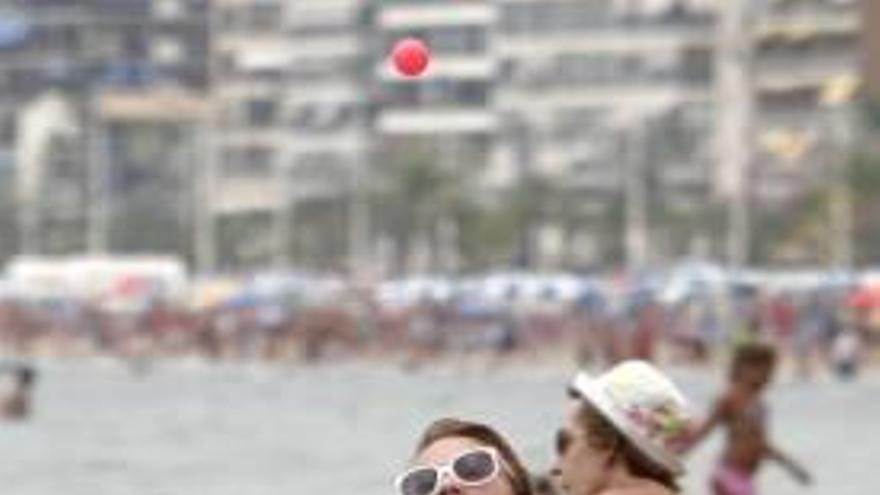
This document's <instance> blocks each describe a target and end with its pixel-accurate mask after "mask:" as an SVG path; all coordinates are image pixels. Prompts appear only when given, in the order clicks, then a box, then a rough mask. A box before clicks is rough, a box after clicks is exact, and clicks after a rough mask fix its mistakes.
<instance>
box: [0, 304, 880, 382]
mask: <svg viewBox="0 0 880 495" xmlns="http://www.w3.org/2000/svg"><path fill="white" fill-rule="evenodd" d="M876 316H877V311H875V308H873V307H871V306H859V305H854V304H852V301H851V299H848V298H847V297H846V296H845V295H844V294H841V293H836V292H827V291H825V292H823V291H818V290H817V291H811V292H799V293H786V292H781V293H775V294H769V293H762V292H748V293H741V294H737V293H727V294H723V295H719V294H712V293H705V294H695V295H693V296H691V297H687V298H684V299H682V300H678V301H675V302H672V303H670V302H668V301H663V300H661V299H660V298H658V297H656V295H655V294H652V293H650V292H647V291H641V292H638V291H637V292H632V293H630V294H625V295H623V296H621V297H616V298H609V297H599V296H597V295H596V294H594V293H591V294H586V295H584V297H580V298H576V299H573V300H571V301H566V302H549V303H546V304H540V305H536V304H520V303H517V302H516V301H510V302H507V303H505V304H477V303H475V302H474V301H473V300H468V299H459V300H456V299H451V300H447V301H442V302H440V301H432V300H422V301H418V302H416V303H413V304H410V305H406V306H386V305H382V304H381V303H379V302H377V301H376V299H375V298H374V297H372V294H371V293H369V292H364V291H355V290H351V291H347V292H344V293H340V295H339V297H337V298H335V299H333V300H331V301H324V302H322V303H321V304H311V305H292V304H285V303H284V302H283V301H273V302H263V303H261V304H249V305H240V306H224V307H211V308H202V309H193V308H188V307H186V306H184V305H175V304H170V303H168V302H164V301H157V302H156V303H154V304H151V305H149V306H147V307H145V308H144V309H142V310H140V311H128V312H116V311H109V310H106V309H104V308H102V307H101V306H100V305H96V304H90V303H87V302H81V301H74V300H69V301H52V302H49V303H46V302H40V303H35V302H27V301H5V302H4V301H0V353H6V354H12V355H17V356H95V355H110V356H116V357H120V358H123V359H126V360H129V361H131V362H132V363H135V364H137V363H140V364H144V363H149V362H151V361H153V360H155V359H157V358H166V357H167V358H173V357H184V356H200V357H203V358H206V359H211V360H266V361H276V362H278V361H280V362H290V361H305V362H314V361H320V360H322V359H323V360H338V359H344V358H345V357H352V356H356V357H369V356H377V355H378V356H381V357H382V358H383V359H384V358H386V357H387V356H388V355H389V354H393V355H399V356H403V357H404V360H405V361H406V362H407V363H409V364H423V363H427V362H431V361H432V360H434V359H442V358H444V357H449V356H454V355H461V354H492V355H499V356H518V355H526V356H533V355H535V353H540V352H542V351H543V350H551V349H552V350H557V351H558V350H562V351H563V352H567V350H569V349H571V350H572V351H573V354H574V355H575V357H576V359H577V361H578V362H579V363H581V364H588V363H593V364H605V365H611V364H615V363H617V362H619V361H621V360H624V359H627V358H637V359H643V360H647V361H661V362H670V361H672V362H675V363H688V364H693V365H700V364H707V365H708V364H711V363H712V362H714V361H716V360H717V358H718V357H723V356H725V355H727V354H729V351H730V350H731V349H732V348H733V347H734V346H735V345H736V344H739V343H742V342H747V341H755V340H764V341H771V342H773V343H774V344H775V345H776V346H777V348H778V349H779V350H780V352H781V354H782V355H783V357H784V358H785V360H786V361H787V362H792V363H794V364H795V367H796V369H797V370H798V372H799V374H800V376H803V377H806V378H808V377H810V376H811V375H812V374H813V373H814V372H815V371H816V369H817V368H819V367H827V368H830V369H831V370H833V371H834V372H835V373H836V374H838V375H839V376H841V377H843V378H848V377H852V376H855V375H856V374H857V372H858V370H859V369H860V368H861V367H862V366H863V365H864V364H865V363H868V362H870V357H871V349H872V348H873V347H874V346H875V345H876V344H877V343H878V342H880V338H878V337H880V332H878V331H877V328H878V327H877V323H878V321H877V318H876Z"/></svg>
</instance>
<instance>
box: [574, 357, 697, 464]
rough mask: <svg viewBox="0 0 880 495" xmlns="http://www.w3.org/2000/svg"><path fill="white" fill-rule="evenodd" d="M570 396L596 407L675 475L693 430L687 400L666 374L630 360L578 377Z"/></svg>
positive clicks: (646, 453) (626, 435)
mask: <svg viewBox="0 0 880 495" xmlns="http://www.w3.org/2000/svg"><path fill="white" fill-rule="evenodd" d="M571 391H572V392H573V393H575V394H576V395H577V396H578V397H579V398H581V399H582V400H585V401H587V402H588V403H589V404H591V405H592V406H593V407H595V408H596V409H597V410H598V411H599V413H600V414H602V416H604V417H605V418H606V419H607V420H608V421H610V422H611V423H612V424H613V425H614V427H615V428H617V429H618V431H620V433H622V434H623V435H624V436H625V437H626V438H627V439H629V440H630V441H631V442H632V444H633V445H634V446H635V447H636V448H637V449H638V450H639V451H641V452H642V453H643V454H645V456H647V457H648V458H649V459H651V460H652V461H654V462H656V463H657V464H658V465H659V466H661V467H663V468H664V469H666V470H668V471H669V472H671V473H672V474H674V475H681V474H683V473H684V464H683V463H682V461H681V457H680V455H679V453H680V452H681V450H682V447H684V445H685V444H686V442H687V440H688V436H689V431H690V425H691V421H690V417H689V415H688V405H687V400H686V399H685V398H684V395H683V394H682V393H681V391H680V390H679V389H678V387H677V386H676V385H675V384H674V383H672V380H670V379H669V378H668V377H666V375H664V374H663V373H661V372H660V371H659V370H658V369H657V368H655V367H654V366H653V365H651V364H649V363H646V362H644V361H626V362H623V363H621V364H619V365H617V366H615V367H614V368H612V369H611V370H609V371H607V372H606V373H604V374H602V375H600V376H598V377H596V378H593V377H591V376H590V375H589V374H587V373H585V372H580V373H578V374H577V375H576V376H575V378H574V381H573V382H572V384H571Z"/></svg>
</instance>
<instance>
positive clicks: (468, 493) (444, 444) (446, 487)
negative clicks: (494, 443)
mask: <svg viewBox="0 0 880 495" xmlns="http://www.w3.org/2000/svg"><path fill="white" fill-rule="evenodd" d="M480 448H486V445H484V444H482V443H480V442H477V441H476V440H473V439H471V438H467V437H446V438H441V439H439V440H437V441H435V442H434V443H432V444H430V445H428V447H427V448H425V449H424V450H422V451H421V452H420V453H419V454H418V456H417V457H416V459H415V460H414V461H413V464H414V465H416V466H433V467H438V468H439V467H442V466H449V465H450V464H451V463H453V461H455V460H456V459H458V458H460V457H461V455H462V454H466V453H468V452H472V451H474V450H475V449H480ZM497 461H498V463H499V465H498V470H497V472H496V474H495V475H494V476H492V477H491V478H489V479H488V480H487V481H485V482H484V483H479V484H478V485H476V486H473V485H472V486H467V485H465V484H463V483H461V481H460V480H457V479H456V477H455V476H452V475H449V474H446V475H444V476H442V477H441V479H440V481H439V483H440V487H439V489H438V491H437V492H436V495H457V494H462V495H514V489H513V484H512V483H511V481H510V478H509V474H508V471H507V470H506V469H505V468H504V467H503V466H502V465H501V463H502V461H501V459H500V456H499V458H498V459H497Z"/></svg>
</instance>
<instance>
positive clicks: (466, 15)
mask: <svg viewBox="0 0 880 495" xmlns="http://www.w3.org/2000/svg"><path fill="white" fill-rule="evenodd" d="M381 9H382V10H381V12H380V14H379V19H378V23H379V26H380V27H382V28H384V29H410V28H420V27H432V26H466V25H486V26H489V25H493V24H494V23H495V22H496V21H497V19H498V11H497V9H496V8H495V7H494V6H493V5H489V4H482V3H463V2H459V3H456V4H452V3H449V2H442V3H435V4H430V3H422V4H413V3H405V4H394V5H386V6H383V7H382V8H381Z"/></svg>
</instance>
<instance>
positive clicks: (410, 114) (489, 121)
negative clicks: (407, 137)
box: [378, 108, 499, 134]
mask: <svg viewBox="0 0 880 495" xmlns="http://www.w3.org/2000/svg"><path fill="white" fill-rule="evenodd" d="M498 124H499V122H498V116H497V115H495V114H494V113H493V112H491V111H488V110H473V109H455V108H435V109H420V110H385V111H383V112H382V113H381V114H380V116H379V119H378V129H379V131H380V132H382V133H384V134H433V133H437V134H471V133H478V134H480V133H482V134H490V133H494V132H495V131H496V130H497V129H498Z"/></svg>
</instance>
